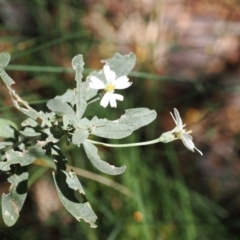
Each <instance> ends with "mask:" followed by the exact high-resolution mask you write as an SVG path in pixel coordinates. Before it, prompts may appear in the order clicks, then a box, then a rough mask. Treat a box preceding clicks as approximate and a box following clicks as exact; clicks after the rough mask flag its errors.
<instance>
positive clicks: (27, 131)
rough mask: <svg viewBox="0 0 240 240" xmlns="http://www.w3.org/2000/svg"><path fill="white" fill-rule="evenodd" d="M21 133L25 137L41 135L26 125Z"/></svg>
mask: <svg viewBox="0 0 240 240" xmlns="http://www.w3.org/2000/svg"><path fill="white" fill-rule="evenodd" d="M20 133H21V134H22V135H23V136H25V137H37V136H40V135H41V133H39V132H36V131H35V130H34V129H33V128H30V127H26V128H25V129H24V130H23V131H20Z"/></svg>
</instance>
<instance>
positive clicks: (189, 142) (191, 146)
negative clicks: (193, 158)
mask: <svg viewBox="0 0 240 240" xmlns="http://www.w3.org/2000/svg"><path fill="white" fill-rule="evenodd" d="M182 142H183V144H184V145H185V147H186V148H188V149H189V150H191V151H192V152H194V147H195V145H194V143H193V141H192V140H190V139H187V138H182Z"/></svg>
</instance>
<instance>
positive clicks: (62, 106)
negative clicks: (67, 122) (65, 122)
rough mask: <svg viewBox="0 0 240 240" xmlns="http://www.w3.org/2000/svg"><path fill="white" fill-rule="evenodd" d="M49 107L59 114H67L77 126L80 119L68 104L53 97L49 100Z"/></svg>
mask: <svg viewBox="0 0 240 240" xmlns="http://www.w3.org/2000/svg"><path fill="white" fill-rule="evenodd" d="M47 107H48V108H49V109H50V110H51V111H53V112H55V113H57V114H66V115H68V117H69V118H70V119H71V121H72V124H73V125H74V126H75V127H77V126H78V119H77V116H76V114H75V112H74V110H73V109H72V108H71V107H70V106H69V105H68V104H67V103H64V102H62V101H61V100H60V99H56V98H55V99H51V100H50V101H48V102H47Z"/></svg>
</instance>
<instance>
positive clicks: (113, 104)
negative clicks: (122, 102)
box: [110, 94, 117, 108]
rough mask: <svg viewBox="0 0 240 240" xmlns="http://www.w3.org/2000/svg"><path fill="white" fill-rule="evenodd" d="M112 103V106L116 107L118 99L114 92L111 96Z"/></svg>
mask: <svg viewBox="0 0 240 240" xmlns="http://www.w3.org/2000/svg"><path fill="white" fill-rule="evenodd" d="M110 105H111V107H115V108H116V107H117V101H116V99H115V97H114V95H113V94H112V96H111V98H110Z"/></svg>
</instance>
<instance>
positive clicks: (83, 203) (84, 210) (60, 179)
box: [53, 170, 97, 228]
mask: <svg viewBox="0 0 240 240" xmlns="http://www.w3.org/2000/svg"><path fill="white" fill-rule="evenodd" d="M53 179H54V183H55V186H56V189H57V193H58V196H59V198H60V200H61V202H62V204H63V205H64V207H65V208H66V209H67V210H68V211H69V212H70V213H71V214H72V215H73V216H74V217H75V218H76V219H77V220H78V221H80V220H81V219H83V220H84V221H86V222H88V223H89V224H90V226H91V227H93V228H95V227H97V226H96V225H95V221H96V219H97V216H96V214H95V213H94V211H93V210H92V207H91V205H90V204H89V202H88V201H87V200H86V197H85V193H84V191H83V188H82V186H81V183H80V182H79V180H78V178H77V176H76V174H75V173H74V172H69V173H68V172H66V171H63V170H61V171H58V172H57V173H56V174H55V173H53Z"/></svg>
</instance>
